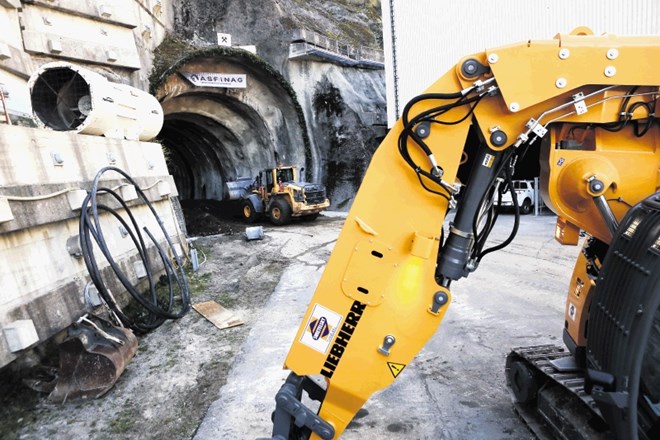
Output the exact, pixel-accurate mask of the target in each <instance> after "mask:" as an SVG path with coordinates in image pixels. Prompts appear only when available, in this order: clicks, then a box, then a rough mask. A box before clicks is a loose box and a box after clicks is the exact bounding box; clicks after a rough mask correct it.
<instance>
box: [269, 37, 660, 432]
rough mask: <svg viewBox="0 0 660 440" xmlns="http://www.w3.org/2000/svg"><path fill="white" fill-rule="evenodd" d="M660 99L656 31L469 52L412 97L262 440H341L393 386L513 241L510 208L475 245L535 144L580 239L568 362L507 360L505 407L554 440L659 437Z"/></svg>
mask: <svg viewBox="0 0 660 440" xmlns="http://www.w3.org/2000/svg"><path fill="white" fill-rule="evenodd" d="M659 86H660V37H659V36H654V37H617V36H614V35H602V36H595V35H593V34H592V32H591V31H590V30H588V29H586V28H579V29H576V30H575V31H573V32H572V33H571V34H567V35H563V34H560V35H557V36H556V37H555V38H554V39H552V40H549V41H535V40H534V41H528V42H524V43H522V44H514V45H510V46H504V47H500V48H497V49H493V50H487V51H485V52H482V53H477V54H474V55H471V56H468V57H465V58H463V59H462V60H460V61H459V62H458V64H457V65H456V66H455V68H453V69H451V70H450V71H449V72H447V73H446V74H445V75H444V76H442V77H441V78H440V79H438V80H437V81H436V82H435V83H434V84H433V85H431V87H430V88H429V89H428V90H426V92H425V93H424V94H422V95H420V96H418V97H416V98H414V99H413V100H412V101H411V102H409V103H408V104H407V105H406V107H405V108H404V110H403V112H402V116H401V119H400V120H399V121H398V122H397V123H396V125H395V126H394V127H393V129H392V130H391V131H390V133H389V135H388V136H387V137H386V138H385V140H384V141H383V143H382V144H381V146H380V147H379V148H378V149H377V151H376V153H375V154H374V156H373V158H372V161H371V164H370V166H369V169H368V171H367V173H366V175H365V177H364V180H363V182H362V185H361V187H360V189H359V192H358V194H357V197H356V199H355V202H354V203H353V206H352V208H351V211H350V212H349V214H348V217H347V219H346V222H345V225H344V227H343V229H342V231H341V234H340V236H339V239H338V241H337V243H336V246H335V247H334V250H333V252H332V255H331V257H330V259H329V261H328V263H327V266H326V269H325V272H324V274H323V276H322V277H321V280H320V282H319V284H318V286H317V288H316V291H315V293H314V296H313V298H312V300H311V302H310V304H309V307H308V309H307V312H306V314H305V317H304V319H303V321H302V322H301V325H300V327H299V330H298V333H297V334H296V336H295V339H294V340H293V343H292V345H291V348H290V351H289V354H288V356H287V358H286V360H285V362H284V366H285V368H287V369H289V370H291V373H290V375H289V378H288V379H287V381H286V383H285V384H284V385H283V386H282V388H281V390H280V391H279V392H278V394H277V395H276V398H275V400H276V407H275V411H274V414H273V425H274V428H273V433H272V435H273V438H276V439H280V440H282V439H294V438H295V439H299V438H314V439H317V438H321V439H332V438H338V437H340V435H341V434H342V432H343V431H344V429H345V428H346V426H347V425H348V423H349V422H350V421H351V420H352V419H353V416H354V415H355V414H356V412H357V411H358V410H359V409H360V408H361V407H362V405H363V404H364V403H365V401H366V400H367V399H369V397H370V396H371V395H372V394H373V393H374V392H376V391H378V390H381V389H383V388H385V387H387V386H388V385H390V384H391V383H392V382H393V381H394V380H395V379H396V378H397V377H398V376H399V375H401V374H405V370H404V369H405V367H406V366H407V365H408V364H409V363H410V362H411V361H412V359H413V358H414V357H415V355H416V354H417V353H418V352H419V351H420V349H421V348H422V347H423V346H424V345H425V344H426V342H427V341H428V340H429V338H430V337H431V336H432V335H433V334H434V332H435V331H436V330H437V328H438V326H439V325H440V323H441V322H442V320H443V317H444V315H445V312H446V310H447V308H448V307H449V306H450V305H451V299H452V293H451V287H452V283H454V282H456V281H458V280H460V279H462V278H464V277H467V276H468V275H469V274H470V273H471V272H473V271H475V270H477V269H478V267H479V263H480V261H481V260H482V259H483V258H484V257H485V256H487V255H488V254H489V253H491V252H494V251H497V250H498V249H501V248H503V247H504V246H506V245H508V244H509V243H510V242H511V241H512V239H513V238H514V236H515V233H516V231H517V227H518V221H517V219H518V212H519V207H518V206H517V203H515V205H516V206H515V210H516V211H517V213H516V216H515V218H516V221H515V222H514V227H513V228H512V231H511V234H510V236H509V238H508V239H506V240H505V241H504V242H502V243H499V244H495V245H487V238H488V235H489V233H490V231H491V230H492V227H493V225H494V223H495V222H496V221H497V217H498V211H497V209H496V206H497V205H498V203H497V202H496V200H500V201H501V196H502V194H503V193H504V192H505V191H512V189H513V183H512V176H513V173H514V169H515V166H516V163H517V161H518V160H519V159H520V158H521V157H522V156H523V155H524V154H525V153H526V152H527V151H528V150H529V149H536V148H538V149H540V157H541V168H542V172H541V174H542V175H541V179H540V180H541V192H542V195H543V198H544V202H545V204H546V205H547V206H548V207H549V208H550V209H552V210H553V211H554V212H555V213H556V214H557V225H556V229H555V238H556V239H557V240H559V241H560V242H561V243H563V244H566V245H576V244H578V240H579V236H580V234H581V232H584V234H586V238H585V239H584V241H583V243H584V244H583V247H582V251H581V252H580V253H579V256H578V258H577V260H576V263H575V269H574V272H573V275H572V276H571V279H570V280H567V282H568V284H569V288H568V295H567V301H566V317H565V322H564V323H563V327H564V338H563V339H564V343H565V345H566V349H564V348H563V347H555V346H535V347H521V348H517V349H515V350H513V351H512V352H511V353H510V354H509V356H508V359H507V362H506V366H504V365H503V367H504V368H506V375H507V380H508V385H509V387H510V388H511V391H512V393H513V395H514V398H515V406H516V408H517V409H518V411H519V412H520V413H521V414H522V415H523V416H524V417H529V418H534V419H535V420H537V423H536V426H540V427H542V429H543V430H545V431H547V433H549V434H548V436H549V437H556V438H564V439H566V438H570V439H573V438H598V437H596V436H599V435H606V436H611V437H615V438H618V439H657V438H660V425H659V419H660V379H659V376H660V373H659V371H658V364H659V360H660V313H659V311H658V306H659V303H660V193H658V187H659V180H660V171H659V165H660V126H659V124H658V119H656V105H657V101H658V96H659V89H658V87H659ZM466 158H467V160H465V159H466ZM462 162H463V163H464V164H463V165H461V163H462ZM459 167H461V168H460V170H459ZM459 171H460V172H461V173H462V174H461V175H463V173H465V175H467V176H469V177H467V178H465V179H463V182H459V180H458V178H457V175H458V173H459ZM384 187H385V188H387V191H384V190H383V188H384ZM459 190H460V191H461V193H462V194H461V198H460V202H458V205H457V206H456V196H457V194H458V192H459ZM385 197H386V200H387V203H383V201H384V198H385ZM512 199H513V200H514V201H516V197H515V196H514V197H512ZM449 209H456V213H455V217H454V220H453V221H452V222H451V223H450V224H449V225H448V226H447V227H446V228H443V223H444V219H445V215H446V214H447V212H448V210H449ZM557 325H558V326H559V325H562V323H559V322H558V323H557ZM303 395H305V396H307V397H309V398H311V399H312V400H316V401H318V402H319V405H318V406H317V407H318V410H312V409H310V408H309V407H307V406H306V404H304V403H303V400H304V401H305V402H306V401H307V400H306V398H305V399H302V397H303ZM402 410H404V411H405V410H406V409H403V408H402ZM407 411H410V412H411V413H412V412H414V408H409V409H407ZM574 416H575V417H574ZM577 416H582V417H583V418H582V419H581V420H582V421H580V420H573V419H574V418H576V417H577ZM585 420H586V421H585ZM532 425H533V424H531V423H530V426H532ZM594 431H595V432H594ZM539 435H541V434H539Z"/></svg>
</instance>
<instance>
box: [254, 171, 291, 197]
mask: <svg viewBox="0 0 660 440" xmlns="http://www.w3.org/2000/svg"><path fill="white" fill-rule="evenodd" d="M259 177H260V179H261V182H263V184H264V185H265V186H266V192H267V193H271V192H273V188H275V185H277V184H279V182H282V183H284V182H293V181H295V180H296V168H295V167H278V168H269V169H266V170H262V171H261V172H260V173H259ZM276 191H278V190H277V189H276Z"/></svg>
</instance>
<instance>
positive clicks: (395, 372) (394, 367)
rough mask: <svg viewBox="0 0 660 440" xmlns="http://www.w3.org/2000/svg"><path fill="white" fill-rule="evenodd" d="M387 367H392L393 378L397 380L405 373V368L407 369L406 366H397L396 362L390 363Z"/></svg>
mask: <svg viewBox="0 0 660 440" xmlns="http://www.w3.org/2000/svg"><path fill="white" fill-rule="evenodd" d="M387 366H388V367H390V371H391V372H392V376H394V378H395V379H396V377H397V376H398V375H399V373H401V372H402V371H403V369H404V368H406V365H405V364H397V363H394V362H388V363H387Z"/></svg>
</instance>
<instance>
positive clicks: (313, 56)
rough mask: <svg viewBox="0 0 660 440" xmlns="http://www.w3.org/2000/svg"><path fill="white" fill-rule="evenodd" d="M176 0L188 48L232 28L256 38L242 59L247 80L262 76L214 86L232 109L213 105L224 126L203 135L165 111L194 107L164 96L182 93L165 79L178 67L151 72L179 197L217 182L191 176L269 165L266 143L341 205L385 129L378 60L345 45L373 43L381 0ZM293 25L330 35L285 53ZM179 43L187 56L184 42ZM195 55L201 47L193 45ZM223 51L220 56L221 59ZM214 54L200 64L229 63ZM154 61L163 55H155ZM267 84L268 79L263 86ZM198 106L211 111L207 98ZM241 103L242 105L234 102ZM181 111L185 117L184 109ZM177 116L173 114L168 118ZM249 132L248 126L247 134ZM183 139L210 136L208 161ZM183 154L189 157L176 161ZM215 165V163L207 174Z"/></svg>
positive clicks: (217, 177)
mask: <svg viewBox="0 0 660 440" xmlns="http://www.w3.org/2000/svg"><path fill="white" fill-rule="evenodd" d="M174 8H175V13H174V23H175V33H176V36H177V38H179V39H180V40H183V41H186V42H187V43H189V44H191V45H192V46H194V47H196V48H199V49H204V48H207V49H209V50H210V48H217V42H218V41H217V33H226V34H231V43H232V46H234V47H235V46H243V45H253V46H255V47H256V57H254V59H252V60H251V61H250V62H248V64H245V63H243V66H244V67H247V68H248V70H249V71H250V74H251V76H252V78H253V81H255V82H256V83H258V84H261V85H265V86H264V87H265V88H263V87H262V88H261V89H259V90H252V91H238V92H237V91H232V90H231V89H230V90H225V91H222V92H219V93H218V91H217V90H216V91H213V92H214V94H215V95H217V96H215V97H214V98H212V99H211V101H214V102H215V103H216V104H214V105H216V109H217V108H219V107H218V106H217V103H219V102H220V103H223V102H224V103H227V102H231V104H230V106H231V108H233V110H231V111H229V112H224V113H223V112H219V113H218V112H216V113H215V115H216V116H215V119H216V120H217V121H220V122H218V123H217V124H219V125H217V124H216V125H217V127H216V128H218V127H220V128H218V129H217V130H216V132H217V133H222V136H219V135H218V136H215V135H211V136H210V137H209V134H208V132H209V131H213V130H206V129H205V130H200V129H199V128H200V127H203V124H201V122H200V121H201V119H200V120H199V121H198V122H199V124H197V125H195V124H193V125H190V124H189V125H188V127H187V129H183V130H182V125H181V122H180V121H181V119H182V117H173V116H172V115H174V114H175V113H176V114H179V116H181V115H182V114H184V113H185V114H188V115H190V114H192V113H195V111H194V110H195V107H197V105H196V104H194V103H192V104H191V103H190V102H188V103H187V104H186V105H187V107H188V108H187V109H186V110H185V111H182V110H181V109H177V108H176V105H174V103H173V102H170V103H169V104H167V103H166V102H167V99H170V98H172V97H174V95H175V94H177V93H180V94H185V93H187V92H182V91H181V90H178V91H177V90H175V89H176V87H175V88H174V89H173V88H172V84H173V83H174V82H176V81H174V79H173V78H174V77H173V76H172V75H175V76H177V75H178V78H179V79H178V80H177V81H179V80H180V74H178V73H177V72H176V71H173V70H170V71H169V72H168V73H167V75H169V76H170V78H171V79H170V80H166V79H165V78H164V77H161V78H154V77H152V80H157V81H156V82H157V84H158V86H159V87H160V89H158V88H156V95H157V96H159V98H160V99H161V100H162V101H163V102H164V103H166V104H165V107H166V109H165V114H166V117H165V126H164V129H163V135H162V136H161V140H162V141H163V143H164V144H165V145H167V146H168V147H169V148H170V150H173V154H172V155H171V156H170V161H171V162H175V164H174V165H173V167H172V168H174V169H175V170H176V169H179V171H180V172H173V175H174V176H175V178H177V185H181V186H182V188H184V189H183V190H182V191H181V193H182V197H183V198H186V197H188V198H204V197H207V198H218V197H219V195H220V194H219V193H218V191H217V190H209V189H208V187H206V188H205V189H204V190H202V188H201V186H199V185H197V189H195V187H196V186H195V185H196V184H195V183H194V182H193V181H196V182H202V181H208V182H212V186H213V187H215V186H216V185H217V184H219V183H220V181H225V180H231V179H232V178H234V177H235V176H237V177H240V176H241V175H245V174H246V173H249V172H250V171H252V173H253V174H254V173H255V172H256V171H257V170H258V169H259V168H261V167H266V166H272V161H271V157H272V155H271V152H272V151H273V150H277V151H278V153H280V156H284V160H285V161H286V162H289V163H291V164H293V165H299V166H305V168H306V171H305V173H304V177H305V178H306V180H308V181H317V182H321V183H324V184H325V185H326V186H327V189H328V195H329V196H330V199H331V201H332V208H333V209H341V210H347V209H348V208H349V207H350V205H351V203H352V200H353V196H354V194H355V192H356V190H357V187H358V186H359V184H360V181H361V179H362V176H363V174H364V172H365V170H366V167H367V165H368V163H369V160H370V158H371V154H372V153H373V151H374V150H375V148H376V147H377V145H378V143H379V141H380V139H381V138H382V136H383V135H384V131H385V129H384V127H385V125H384V124H385V123H386V121H385V81H384V72H383V70H382V61H381V63H378V62H375V63H366V64H365V63H359V62H356V60H358V61H359V60H360V59H361V57H360V56H359V55H358V56H357V57H356V56H354V55H353V54H354V53H355V51H357V53H359V54H363V53H367V52H360V50H359V48H360V46H370V47H372V48H373V47H379V46H380V43H381V38H382V35H381V26H380V1H375V0H336V1H323V0H311V1H302V0H260V1H256V0H252V1H246V0H225V1H210V0H195V1H190V2H177V3H176V4H175V5H174ZM301 29H305V30H306V31H307V33H306V34H303V35H306V37H305V38H304V40H305V41H307V42H308V43H309V42H310V40H313V39H314V38H317V37H318V36H320V34H322V35H323V36H324V37H329V39H324V40H323V41H324V43H321V44H320V45H321V46H323V50H321V51H320V55H319V53H318V52H319V51H316V49H318V46H309V45H307V46H304V47H307V48H310V47H311V48H312V49H315V50H312V51H309V50H303V52H302V53H301V54H298V55H300V56H293V55H292V54H293V49H292V48H291V51H290V44H291V43H292V42H293V41H302V40H300V35H301V32H300V30H301ZM310 31H312V32H310ZM316 43H317V44H319V43H318V41H317V42H316ZM303 44H307V43H303ZM324 45H325V46H324ZM183 49H184V50H185V52H186V53H187V54H188V57H190V52H191V51H190V49H189V48H185V47H184V48H183ZM312 52H314V53H312ZM328 54H329V55H330V56H329V57H328ZM335 55H339V56H336V57H335ZM170 56H171V54H170ZM199 56H200V57H202V58H203V57H204V55H201V53H200V55H199ZM333 57H334V59H333ZM230 58H231V56H229V58H227V60H228V61H227V62H228V63H229V64H231V63H232V61H231V59H230ZM367 58H373V57H367ZM259 60H261V61H263V62H264V63H263V64H262V63H261V62H260V61H259ZM206 61H208V59H206ZM216 61H217V62H218V64H217V65H216V66H215V67H216V69H215V70H214V66H213V63H211V64H209V63H207V64H206V65H205V68H206V69H207V70H209V71H216V72H219V71H221V70H218V69H217V68H220V67H221V66H224V67H223V68H225V71H226V69H227V63H226V62H225V63H224V64H223V62H224V61H222V60H221V59H220V58H217V59H216ZM234 61H235V60H234ZM155 63H156V65H158V64H159V63H160V64H163V63H162V60H160V61H159V60H158V58H157V59H156V62H155ZM351 64H353V65H351ZM356 64H357V65H356ZM234 65H235V64H234ZM198 68H201V67H198ZM230 70H231V69H230ZM279 76H281V78H282V79H283V80H284V83H288V84H289V86H290V89H291V91H292V92H293V93H292V96H289V94H287V93H286V89H287V85H286V84H284V85H281V84H280V83H281V81H280V80H279V79H276V78H275V77H279ZM184 83H185V81H184ZM153 84H154V83H153V82H152V85H153ZM165 84H169V85H165ZM268 84H271V85H273V87H271V88H270V91H268V90H269V86H268ZM277 90H279V91H277ZM264 91H266V93H263V92H264ZM196 92H202V93H204V91H203V90H201V91H200V90H196ZM207 95H208V94H207ZM220 95H222V98H219V97H218V96H220ZM188 96H190V95H188ZM268 96H270V97H268ZM278 97H279V98H278ZM207 98H208V96H207V97H206V98H205V99H206V100H207V102H209V101H208V99H207ZM179 100H180V102H183V101H181V98H179ZM225 107H226V106H225ZM199 108H202V106H200V107H199ZM204 108H205V110H204V111H205V112H206V113H209V111H210V110H209V108H208V107H204ZM239 108H242V111H240V112H239V111H237V110H236V109H239ZM255 108H256V110H255ZM211 113H212V112H211ZM229 113H232V115H231V117H229ZM241 114H242V115H244V116H245V115H248V116H249V115H252V116H253V117H252V118H250V117H248V116H246V117H245V118H243V121H242V122H241V121H239V119H240V118H241ZM168 115H170V117H169V118H168ZM209 115H210V114H209ZM209 115H207V116H209ZM218 115H224V116H223V117H224V118H225V119H224V120H223V121H221V119H222V118H220V117H218ZM210 117H211V118H213V117H214V116H213V115H210ZM183 119H187V120H188V122H189V121H190V118H189V117H187V116H186V117H183ZM193 119H194V118H193ZM175 120H178V121H179V122H178V123H175V124H173V125H168V122H174V121H175ZM177 124H178V125H177ZM195 127H197V128H195ZM184 128H185V127H184ZM251 132H252V133H253V134H254V135H250V136H247V134H249V133H251ZM182 133H183V134H182ZM200 133H205V134H204V135H202V134H200ZM202 137H205V140H202V139H201V138H202ZM186 144H197V145H201V144H206V145H208V146H209V148H212V149H213V150H214V151H215V152H214V153H212V154H211V155H210V156H212V161H211V162H207V159H208V157H207V156H209V154H208V153H203V152H202V151H201V150H200V151H199V152H198V153H199V154H194V155H193V156H194V158H195V160H191V157H190V154H188V153H185V152H183V153H182V151H183V150H184V148H182V147H181V148H180V147H177V145H186ZM188 150H190V148H188ZM182 154H183V155H184V156H186V155H187V156H188V157H189V158H188V160H186V161H183V162H181V163H179V164H178V165H177V164H176V162H180V161H178V160H177V158H180V157H181V156H182ZM202 162H206V163H205V164H202ZM213 169H215V170H217V172H215V174H214V175H213V176H211V175H210V174H209V173H210V172H211V171H210V170H213ZM177 176H179V177H177ZM185 176H190V177H185ZM186 188H189V189H190V191H187V190H186ZM220 188H221V186H220Z"/></svg>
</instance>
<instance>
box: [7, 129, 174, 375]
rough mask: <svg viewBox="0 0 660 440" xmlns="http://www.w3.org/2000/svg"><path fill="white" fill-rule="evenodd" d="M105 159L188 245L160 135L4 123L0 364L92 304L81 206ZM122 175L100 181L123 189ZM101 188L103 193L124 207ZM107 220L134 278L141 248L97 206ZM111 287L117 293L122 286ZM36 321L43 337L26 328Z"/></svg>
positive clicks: (110, 237)
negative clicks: (121, 136)
mask: <svg viewBox="0 0 660 440" xmlns="http://www.w3.org/2000/svg"><path fill="white" fill-rule="evenodd" d="M109 165H112V166H115V167H117V168H120V169H122V170H124V171H126V172H127V173H128V174H129V175H130V176H131V177H132V178H133V179H134V180H135V182H136V183H137V185H138V186H139V187H140V188H143V189H145V195H146V196H147V198H148V199H149V201H150V202H151V203H152V205H153V207H154V209H155V210H156V212H157V214H158V216H159V217H160V219H161V221H162V222H163V224H164V226H165V229H166V231H167V232H168V235H169V236H170V238H171V240H172V241H173V242H174V243H178V246H175V247H177V252H179V253H181V252H182V251H183V250H185V239H184V237H183V234H182V233H181V228H180V227H179V225H178V224H177V221H176V219H175V215H174V209H173V206H172V201H171V199H170V197H172V196H176V195H177V193H176V188H175V186H174V181H173V179H172V177H171V176H170V175H169V173H168V170H167V166H166V164H165V158H164V156H163V153H162V150H161V146H160V145H159V144H156V143H148V142H137V141H121V140H116V139H107V138H104V137H98V136H88V135H79V134H74V133H67V132H53V131H49V130H44V129H33V128H24V127H16V126H7V125H4V124H0V286H2V294H1V295H0V367H1V366H4V365H6V364H8V363H9V362H11V361H12V360H14V359H15V358H16V357H17V356H18V355H20V354H21V353H22V352H23V349H27V348H29V347H32V346H34V345H36V343H37V342H41V341H45V340H46V339H48V338H50V337H51V336H53V335H54V334H56V333H57V332H59V331H61V330H63V329H65V328H66V327H67V326H69V325H70V324H71V323H72V322H74V321H75V320H76V319H77V318H78V317H80V316H82V315H83V314H85V313H87V312H89V311H91V308H90V306H89V305H87V304H85V301H84V299H83V293H84V289H85V285H86V284H87V283H88V282H89V281H90V278H89V275H88V273H87V269H86V267H85V264H84V262H83V259H82V258H81V256H80V255H79V251H78V250H77V245H78V243H79V242H78V238H77V236H78V234H79V231H78V221H79V216H80V209H77V208H78V207H79V206H80V202H81V197H84V191H86V190H89V189H90V188H91V182H92V180H93V179H94V177H95V175H96V173H97V172H98V170H99V169H101V168H103V167H105V166H109ZM125 183H126V182H125V180H124V179H123V178H122V176H120V175H119V174H117V173H114V172H110V173H106V174H105V175H104V178H103V180H102V184H103V186H107V187H110V188H118V191H122V190H123V188H126V186H122V185H125ZM101 197H102V198H101V199H100V202H103V203H107V204H108V205H110V206H111V207H118V204H117V203H116V202H113V201H112V200H110V198H109V197H107V196H101ZM129 206H130V207H131V212H132V213H133V214H134V216H135V217H136V218H137V221H138V223H139V224H140V225H142V226H146V227H148V228H149V230H151V231H152V232H156V231H159V226H158V223H157V220H156V219H155V217H154V216H153V215H152V214H151V211H150V210H149V209H148V207H147V206H146V205H144V204H141V203H140V202H139V201H138V200H133V201H131V202H129ZM120 212H121V210H120ZM101 225H102V228H103V231H104V235H105V239H106V242H107V244H108V246H109V248H110V249H111V250H112V253H113V256H114V257H115V258H116V260H117V261H118V262H119V264H120V265H121V266H122V267H123V268H124V270H125V271H126V273H127V274H129V276H130V277H131V278H132V280H133V281H135V282H136V283H138V282H139V281H140V278H139V277H138V272H139V270H137V269H139V268H136V267H135V266H134V262H135V261H137V260H138V257H137V253H136V251H135V249H134V246H133V243H132V241H131V239H130V237H126V236H122V233H121V231H120V229H119V223H118V222H117V221H115V220H114V219H112V217H111V216H110V215H108V214H106V215H101ZM155 235H156V236H157V237H159V235H158V234H155ZM163 239H164V237H163ZM97 261H99V264H101V267H102V270H103V268H104V267H105V268H107V266H108V265H107V263H105V260H104V259H103V258H102V256H101V254H100V253H98V255H97ZM110 289H111V290H112V291H113V293H114V294H116V295H121V289H120V288H119V287H118V286H113V285H111V286H110ZM17 323H18V324H17ZM21 326H27V327H26V328H27V330H24V329H23V330H19V331H22V332H24V333H23V334H24V335H28V337H27V339H25V340H24V341H23V345H25V346H21V348H22V349H21V350H15V348H16V347H14V349H13V350H12V349H10V347H9V344H8V342H9V341H15V332H16V331H17V330H16V329H17V328H19V327H20V328H23V327H21ZM32 327H33V329H34V331H36V337H37V339H38V341H32V339H30V337H29V334H30V329H31V328H32ZM25 332H27V333H25ZM12 338H14V339H12ZM19 339H20V338H19ZM32 342H34V344H33V343H32ZM26 344H27V345H26Z"/></svg>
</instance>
